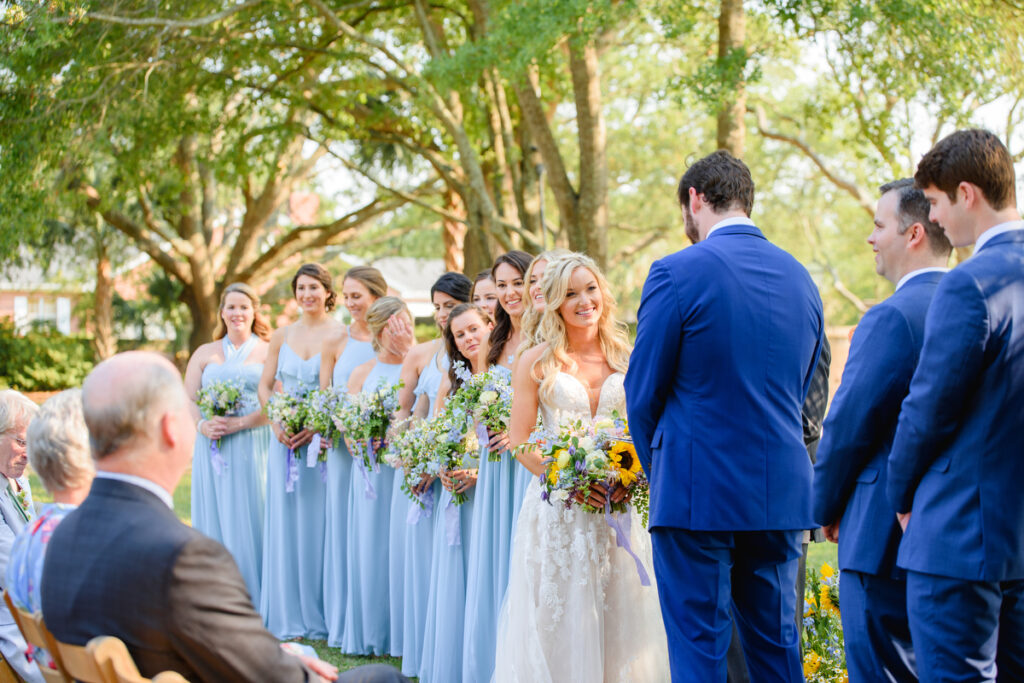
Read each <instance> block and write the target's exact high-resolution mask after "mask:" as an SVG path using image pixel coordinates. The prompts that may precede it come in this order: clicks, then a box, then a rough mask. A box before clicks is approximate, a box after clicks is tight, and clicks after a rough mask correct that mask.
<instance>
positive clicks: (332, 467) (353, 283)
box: [320, 266, 388, 647]
mask: <svg viewBox="0 0 1024 683" xmlns="http://www.w3.org/2000/svg"><path fill="white" fill-rule="evenodd" d="M387 292H388V285H387V283H386V282H385V281H384V276H383V275H381V274H380V271H379V270H377V269H376V268H372V267H370V266H356V267H354V268H351V269H349V271H348V272H347V273H345V276H344V277H343V278H342V282H341V296H342V300H343V301H344V302H345V308H347V309H348V313H349V316H351V318H352V323H351V324H350V325H349V326H348V329H345V328H344V327H342V328H340V329H338V330H337V331H335V332H334V333H333V334H331V335H330V336H329V337H327V339H326V341H324V346H323V351H322V353H321V357H320V387H321V388H327V387H328V386H331V385H333V386H335V387H338V388H339V390H340V391H343V392H347V391H348V379H349V375H351V374H352V370H353V369H354V368H355V367H356V366H358V365H362V364H363V363H365V362H367V361H369V360H372V359H373V357H374V350H373V343H372V342H371V338H372V335H371V334H370V326H369V325H367V324H366V312H367V311H368V310H369V309H370V306H372V305H373V302H375V301H377V299H379V298H381V297H382V296H385V295H387ZM351 477H352V457H351V456H350V454H349V452H348V447H347V446H346V445H345V441H344V439H338V442H337V443H335V444H334V445H333V446H332V447H331V448H330V450H328V452H327V527H326V547H325V548H324V616H325V618H326V620H327V644H328V645H330V646H331V647H338V646H340V645H341V636H342V633H343V632H344V630H345V602H346V600H345V567H346V557H347V556H346V555H345V546H346V543H347V540H346V531H347V528H348V519H347V515H348V492H349V486H350V484H349V479H350V478H351Z"/></svg>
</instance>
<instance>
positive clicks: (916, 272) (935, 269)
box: [896, 266, 949, 292]
mask: <svg viewBox="0 0 1024 683" xmlns="http://www.w3.org/2000/svg"><path fill="white" fill-rule="evenodd" d="M948 272H949V268H942V267H939V266H932V267H931V268H918V269H917V270H912V271H910V272H909V273H907V274H906V275H904V276H903V277H901V278H900V281H899V282H897V283H896V291H897V292H898V291H900V287H902V286H903V285H905V284H907V283H908V282H909V281H910V279H911V278H913V277H916V276H918V275H924V274H925V273H948Z"/></svg>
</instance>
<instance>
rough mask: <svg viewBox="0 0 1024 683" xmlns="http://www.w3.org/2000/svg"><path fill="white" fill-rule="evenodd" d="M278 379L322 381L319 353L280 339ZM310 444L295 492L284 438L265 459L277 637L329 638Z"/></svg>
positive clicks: (292, 384) (267, 612)
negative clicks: (307, 353)
mask: <svg viewBox="0 0 1024 683" xmlns="http://www.w3.org/2000/svg"><path fill="white" fill-rule="evenodd" d="M277 379H278V380H280V381H281V383H282V384H283V386H284V390H285V391H292V392H300V393H301V392H304V391H309V390H311V389H315V388H317V387H318V386H319V385H320V354H319V353H318V354H316V355H315V356H313V357H311V358H308V359H306V360H303V359H302V358H300V357H299V356H298V354H296V353H295V351H293V350H292V348H291V347H290V346H288V342H287V341H286V342H284V343H282V344H281V351H280V354H279V355H278V358H277ZM307 448H308V447H307V446H302V447H301V448H299V449H298V450H297V451H296V453H295V457H296V459H297V460H298V465H299V468H298V470H299V479H298V481H297V482H295V487H294V490H293V491H292V492H290V493H289V492H287V491H286V490H285V486H286V480H287V476H288V464H287V453H288V449H287V448H285V446H284V444H282V443H281V442H279V441H278V440H277V439H274V440H273V442H271V444H270V458H269V460H268V462H267V514H266V523H265V525H264V534H263V584H262V591H261V595H260V614H261V615H262V616H263V621H264V623H265V624H266V625H267V630H269V631H270V632H271V633H273V634H274V635H275V636H276V637H277V638H279V639H281V640H284V639H287V638H296V637H305V638H326V637H327V625H326V624H325V622H324V601H323V588H324V579H323V572H324V541H325V524H326V520H325V517H326V514H325V507H326V500H325V498H326V491H327V485H326V484H325V483H324V480H323V477H322V474H321V471H320V468H319V467H316V466H314V467H307V463H306V451H307Z"/></svg>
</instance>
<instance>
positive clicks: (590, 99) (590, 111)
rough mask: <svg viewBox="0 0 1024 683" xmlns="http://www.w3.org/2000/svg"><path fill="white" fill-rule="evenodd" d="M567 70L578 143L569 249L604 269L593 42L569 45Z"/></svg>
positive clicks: (604, 213)
mask: <svg viewBox="0 0 1024 683" xmlns="http://www.w3.org/2000/svg"><path fill="white" fill-rule="evenodd" d="M569 69H570V72H571V74H572V89H573V95H574V98H575V101H576V135H577V137H578V139H579V143H580V183H579V195H578V200H577V211H576V221H575V223H573V224H570V226H569V247H570V248H571V249H575V250H576V251H582V252H585V253H586V254H587V255H589V256H590V257H591V258H593V259H594V261H596V262H597V265H598V266H600V267H601V268H607V266H608V159H607V156H606V154H605V148H606V142H607V141H606V133H605V126H604V115H603V114H602V112H601V70H600V67H599V65H598V61H597V46H596V45H595V44H594V42H593V40H591V41H588V42H586V43H583V42H582V40H581V39H576V40H574V41H571V42H570V44H569Z"/></svg>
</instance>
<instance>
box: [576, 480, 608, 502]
mask: <svg viewBox="0 0 1024 683" xmlns="http://www.w3.org/2000/svg"><path fill="white" fill-rule="evenodd" d="M580 497H582V496H580ZM607 497H608V489H607V488H605V486H604V484H598V483H596V482H595V483H593V484H591V485H590V492H589V493H588V495H587V499H586V500H584V501H582V502H584V503H586V504H587V505H590V506H591V507H595V508H603V507H604V503H605V501H606V500H607ZM577 502H580V501H579V498H577Z"/></svg>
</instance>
